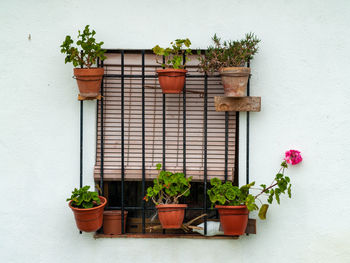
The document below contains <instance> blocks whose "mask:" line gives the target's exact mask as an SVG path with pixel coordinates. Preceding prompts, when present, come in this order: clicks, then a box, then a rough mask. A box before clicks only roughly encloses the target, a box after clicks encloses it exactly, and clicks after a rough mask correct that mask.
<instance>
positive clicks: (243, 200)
mask: <svg viewBox="0 0 350 263" xmlns="http://www.w3.org/2000/svg"><path fill="white" fill-rule="evenodd" d="M210 184H211V186H213V187H212V188H211V189H209V190H208V196H209V198H210V201H211V203H212V207H213V206H214V204H220V205H231V206H238V205H246V206H247V208H248V210H249V211H252V210H255V209H257V205H256V204H255V198H254V196H252V195H251V194H249V189H250V188H251V187H252V186H253V185H254V184H255V182H252V183H250V184H247V185H243V186H242V187H240V188H239V187H238V186H233V185H232V182H229V181H227V182H225V183H222V182H221V180H220V179H218V178H212V179H211V180H210Z"/></svg>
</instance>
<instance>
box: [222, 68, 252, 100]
mask: <svg viewBox="0 0 350 263" xmlns="http://www.w3.org/2000/svg"><path fill="white" fill-rule="evenodd" d="M219 73H220V75H221V80H222V85H223V86H224V93H225V96H227V97H244V96H246V90H247V84H248V79H249V74H250V68H247V67H232V68H221V69H220V70H219Z"/></svg>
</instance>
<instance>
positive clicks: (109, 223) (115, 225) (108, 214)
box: [103, 210, 128, 235]
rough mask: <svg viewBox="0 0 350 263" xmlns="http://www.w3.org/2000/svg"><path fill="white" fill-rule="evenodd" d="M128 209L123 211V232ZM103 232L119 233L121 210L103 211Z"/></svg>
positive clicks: (120, 230) (120, 229) (120, 228)
mask: <svg viewBox="0 0 350 263" xmlns="http://www.w3.org/2000/svg"><path fill="white" fill-rule="evenodd" d="M127 215H128V211H124V233H125V226H126V218H127ZM103 233H105V234H107V235H120V234H121V233H122V211H121V210H107V211H104V212H103Z"/></svg>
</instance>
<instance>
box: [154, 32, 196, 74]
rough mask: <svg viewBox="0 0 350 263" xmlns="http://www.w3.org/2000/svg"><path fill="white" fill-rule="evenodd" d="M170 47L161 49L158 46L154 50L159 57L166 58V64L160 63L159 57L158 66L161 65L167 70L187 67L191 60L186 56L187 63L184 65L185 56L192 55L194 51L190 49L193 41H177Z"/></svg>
mask: <svg viewBox="0 0 350 263" xmlns="http://www.w3.org/2000/svg"><path fill="white" fill-rule="evenodd" d="M170 45H171V46H170V47H167V48H161V47H160V46H159V45H156V46H155V47H154V48H153V49H152V50H153V53H154V54H156V55H157V56H164V57H165V63H163V62H159V60H158V59H159V57H157V58H156V61H157V63H158V64H161V65H162V67H165V68H173V69H182V68H184V67H185V65H186V62H188V61H189V60H190V59H189V58H188V57H187V56H186V58H185V63H184V64H183V63H182V62H183V55H184V54H185V55H191V54H192V50H191V49H190V46H191V41H190V40H189V39H188V38H186V39H176V40H175V41H173V42H171V43H170Z"/></svg>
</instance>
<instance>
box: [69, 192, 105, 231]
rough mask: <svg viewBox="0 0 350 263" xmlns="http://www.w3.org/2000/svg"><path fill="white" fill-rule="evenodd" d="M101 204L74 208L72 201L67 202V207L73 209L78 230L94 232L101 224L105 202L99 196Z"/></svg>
mask: <svg viewBox="0 0 350 263" xmlns="http://www.w3.org/2000/svg"><path fill="white" fill-rule="evenodd" d="M99 198H100V200H101V204H100V205H99V206H96V207H93V208H76V207H73V206H71V203H72V202H73V201H70V202H69V204H68V205H69V207H70V208H71V209H72V210H73V213H74V217H75V222H76V224H77V227H78V229H79V230H81V231H84V232H95V231H97V230H99V229H100V228H101V226H102V221H103V209H104V207H105V206H106V204H107V200H106V198H104V197H103V196H99Z"/></svg>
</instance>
